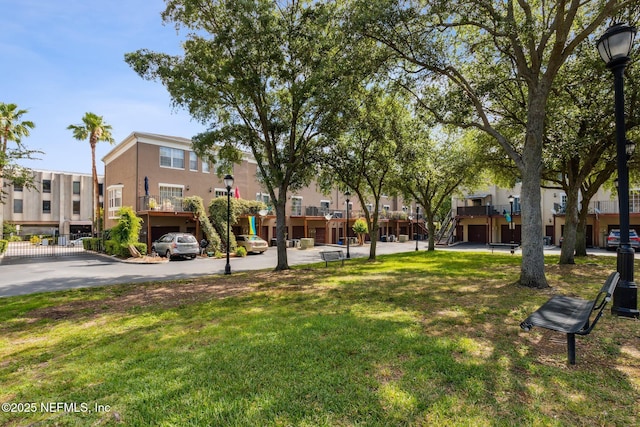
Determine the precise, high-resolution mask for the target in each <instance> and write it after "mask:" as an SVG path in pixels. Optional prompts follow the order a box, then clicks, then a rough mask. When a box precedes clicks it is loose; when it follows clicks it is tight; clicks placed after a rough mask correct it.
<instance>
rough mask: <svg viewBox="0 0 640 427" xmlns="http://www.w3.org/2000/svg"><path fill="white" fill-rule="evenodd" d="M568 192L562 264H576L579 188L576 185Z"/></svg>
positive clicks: (561, 256)
mask: <svg viewBox="0 0 640 427" xmlns="http://www.w3.org/2000/svg"><path fill="white" fill-rule="evenodd" d="M570 190H571V191H568V192H567V206H566V209H565V217H564V219H565V224H564V232H563V233H562V235H563V239H562V250H561V251H560V264H561V265H565V264H575V261H574V258H573V257H574V253H575V249H576V246H577V235H576V230H577V228H578V188H577V187H576V186H575V185H574V186H571V187H570Z"/></svg>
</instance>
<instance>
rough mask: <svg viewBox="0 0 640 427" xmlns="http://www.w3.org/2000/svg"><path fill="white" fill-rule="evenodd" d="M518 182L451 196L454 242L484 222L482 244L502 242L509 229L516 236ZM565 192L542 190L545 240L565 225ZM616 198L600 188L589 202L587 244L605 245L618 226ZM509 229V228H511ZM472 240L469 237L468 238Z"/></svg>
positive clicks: (634, 220) (637, 212)
mask: <svg viewBox="0 0 640 427" xmlns="http://www.w3.org/2000/svg"><path fill="white" fill-rule="evenodd" d="M631 193H632V194H633V195H634V196H633V197H632V201H631V203H630V223H631V228H635V229H636V231H640V191H639V190H638V189H635V190H632V191H631ZM519 194H520V185H519V184H518V185H516V186H515V187H514V188H511V189H504V188H499V187H497V186H495V185H494V186H488V187H486V188H484V189H482V190H480V191H477V192H476V193H474V194H468V195H466V196H464V197H453V198H452V210H453V211H452V216H454V217H455V218H456V220H457V230H459V232H458V233H457V241H464V242H468V241H470V240H469V239H471V238H472V236H471V235H470V234H469V230H470V228H471V229H472V230H473V229H474V228H473V227H474V226H478V225H479V224H485V223H486V224H487V227H488V230H489V231H488V232H487V238H486V243H489V242H506V241H509V240H510V238H511V233H512V232H513V234H514V236H515V240H516V241H518V239H519V237H520V228H521V217H520V212H519V197H520V196H519ZM510 195H513V196H514V197H515V199H516V202H515V203H514V215H513V223H514V225H515V226H514V228H513V229H510V228H509V226H508V225H509V224H508V222H507V221H506V218H505V215H504V214H505V213H506V212H509V213H510V211H511V206H510V203H509V196H510ZM565 203H566V201H565V194H564V192H563V191H562V190H557V189H542V190H541V205H540V209H541V212H542V226H543V235H544V236H546V238H545V240H546V241H547V243H551V244H555V245H559V243H560V239H561V237H562V233H563V229H564V224H565V213H564V208H565ZM618 212H619V209H618V200H617V199H616V198H615V196H614V195H613V194H612V193H611V191H609V190H607V189H605V188H600V190H598V192H597V193H596V195H595V196H594V197H593V198H592V199H591V202H590V203H589V214H588V216H587V233H588V235H587V236H586V238H587V245H588V246H596V247H605V245H606V237H607V235H608V234H609V231H610V230H611V229H612V228H618V227H619V215H618ZM512 230H513V231H512ZM471 241H473V240H471Z"/></svg>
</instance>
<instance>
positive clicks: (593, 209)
mask: <svg viewBox="0 0 640 427" xmlns="http://www.w3.org/2000/svg"><path fill="white" fill-rule="evenodd" d="M589 213H590V214H615V215H618V214H619V213H620V208H619V206H618V200H598V201H593V202H590V203H589ZM629 213H632V214H633V213H640V200H637V199H636V200H633V199H632V200H630V201H629Z"/></svg>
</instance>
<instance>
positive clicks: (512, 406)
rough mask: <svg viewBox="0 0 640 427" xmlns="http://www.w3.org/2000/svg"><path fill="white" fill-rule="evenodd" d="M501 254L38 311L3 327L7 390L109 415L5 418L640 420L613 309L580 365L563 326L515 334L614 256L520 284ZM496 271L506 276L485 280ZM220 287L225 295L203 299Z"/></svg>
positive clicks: (595, 280) (592, 285)
mask: <svg viewBox="0 0 640 427" xmlns="http://www.w3.org/2000/svg"><path fill="white" fill-rule="evenodd" d="M491 261H492V266H491V268H489V266H486V265H484V266H480V267H477V266H476V267H465V268H466V269H467V275H466V276H465V275H462V274H459V271H458V269H459V268H460V265H466V263H467V260H458V259H456V258H455V257H452V264H451V265H452V266H453V267H450V268H447V267H446V265H445V259H444V258H442V257H441V256H440V255H437V256H434V257H432V258H429V257H426V258H421V257H420V256H418V257H416V258H412V257H405V256H401V257H388V258H387V257H385V258H383V259H382V260H381V261H380V265H384V266H385V268H384V269H383V268H381V267H379V266H378V265H377V264H366V263H364V262H363V263H356V262H353V263H351V264H350V265H349V266H348V267H345V268H344V269H340V270H339V271H336V272H326V270H324V269H323V268H319V269H309V268H306V269H299V270H296V271H292V272H286V273H284V274H268V273H264V275H262V276H258V277H255V278H254V277H249V276H244V277H238V279H242V280H244V281H245V282H247V281H248V282H249V285H247V288H246V289H240V288H238V289H236V291H237V292H231V291H230V289H233V286H232V283H225V284H224V285H223V284H222V283H216V284H212V283H210V284H206V283H203V282H199V281H195V282H184V283H178V284H175V285H174V286H175V288H174V290H178V292H176V293H174V294H173V297H171V298H169V297H168V296H166V297H165V298H159V299H158V297H157V295H163V292H164V290H166V289H167V287H166V285H162V286H155V285H147V286H145V287H144V288H145V291H142V290H141V289H140V288H139V287H125V288H122V289H119V290H118V294H117V295H114V296H106V295H105V294H101V295H102V296H101V297H100V298H97V299H96V300H97V301H98V305H96V306H95V307H98V308H99V307H103V309H100V310H98V309H96V310H95V311H88V310H87V307H86V306H83V305H82V304H83V303H86V301H85V302H82V301H83V300H82V299H80V298H77V299H76V300H74V301H73V302H70V303H69V304H72V307H71V308H67V310H70V311H67V312H66V316H61V317H57V318H46V317H45V316H43V315H44V314H45V313H46V311H41V312H40V313H39V314H40V320H36V321H35V322H33V323H25V322H27V321H25V320H23V321H21V322H22V323H21V326H20V327H19V328H11V329H10V330H7V329H4V331H3V335H5V336H6V337H7V338H5V344H4V345H3V346H2V348H4V350H2V352H3V360H5V362H3V364H2V365H0V374H1V375H0V378H5V379H3V380H2V382H1V383H2V385H3V387H2V388H3V389H5V390H6V391H5V392H3V393H4V394H2V395H0V400H2V401H3V402H4V401H15V402H18V401H27V400H28V401H81V402H83V401H89V402H97V403H99V404H103V405H110V412H109V413H91V414H84V413H83V414H76V413H69V414H42V413H40V414H33V415H31V416H28V415H26V414H0V421H2V423H9V422H19V423H23V422H27V421H28V422H29V423H30V422H34V421H37V420H39V419H47V420H52V419H54V420H55V421H56V422H60V423H61V424H62V425H67V424H68V425H73V424H82V423H84V422H104V423H106V424H110V423H113V424H115V423H116V422H117V421H118V420H121V421H123V422H124V423H125V424H126V425H140V426H142V425H160V424H164V425H173V424H175V425H178V424H179V425H185V424H191V425H247V426H248V425H305V424H306V425H327V426H329V425H358V424H365V425H380V426H383V425H384V426H388V425H441V424H444V425H461V424H462V425H531V424H537V425H592V424H594V423H595V424H604V425H623V424H628V425H634V424H637V421H638V413H637V409H635V408H634V402H635V399H637V397H638V381H639V380H640V376H638V375H637V374H638V373H637V372H635V374H634V371H633V370H632V369H628V370H626V371H625V369H626V368H630V366H629V365H628V364H627V362H622V361H621V358H623V357H624V356H626V354H625V355H622V354H621V348H623V347H624V346H625V345H629V339H631V340H633V337H634V336H633V335H631V337H626V338H625V337H624V334H625V333H628V332H629V331H633V329H632V328H633V327H634V324H632V323H623V322H622V321H620V320H618V319H615V318H611V317H610V316H605V318H603V319H601V322H600V323H599V324H598V327H597V328H596V330H595V331H594V332H593V334H592V335H590V336H588V337H586V338H585V339H578V344H577V345H578V365H576V366H575V367H569V366H567V365H566V363H565V358H566V349H565V342H564V337H563V336H561V335H560V336H558V337H557V341H558V342H551V343H549V342H548V341H553V340H556V338H554V337H553V335H550V334H546V333H544V332H539V331H534V332H533V333H529V334H526V333H523V332H521V331H520V329H519V327H518V325H519V322H520V321H521V320H522V319H523V318H524V317H526V315H527V313H528V312H530V311H531V310H533V309H535V308H536V307H537V306H538V305H539V304H540V303H541V302H542V301H544V300H546V298H548V294H549V293H552V292H563V293H568V292H564V291H567V290H569V289H573V290H574V292H576V293H586V294H589V295H590V294H591V292H592V291H593V289H597V288H599V287H600V283H599V281H600V278H599V276H602V280H604V278H605V277H606V272H607V271H606V268H607V266H596V267H593V266H591V267H589V268H590V273H584V270H582V269H581V268H582V267H580V266H577V267H575V268H572V269H570V270H569V269H568V270H566V271H561V269H559V268H558V269H557V271H555V270H554V269H552V272H551V274H552V275H553V276H554V277H556V276H557V277H558V278H559V280H556V281H555V283H556V284H557V285H558V286H557V287H556V288H554V289H551V290H549V291H548V292H546V293H541V292H539V291H536V290H531V289H525V288H521V287H517V286H513V285H509V284H508V283H509V280H510V278H511V276H513V275H514V274H515V275H517V271H518V266H517V265H514V264H511V262H510V261H505V262H502V261H503V259H501V258H493V259H491ZM474 262H479V261H474ZM485 262H486V261H485ZM411 264H421V266H419V265H416V266H411ZM489 269H491V270H493V272H494V273H496V274H493V275H487V276H485V275H484V274H483V272H484V271H485V270H489ZM585 277H591V278H592V279H591V281H590V282H589V283H586V284H585V283H584V278H585ZM574 281H577V282H574ZM578 283H582V285H581V288H580V289H576V287H577V285H578ZM236 285H237V286H240V285H239V284H238V283H236ZM198 286H201V287H202V289H200V290H199V291H198V292H193V290H194V289H196V288H197V287H198ZM216 286H220V288H221V289H222V288H225V286H226V287H229V288H230V289H227V291H229V293H227V294H219V293H215V292H207V289H206V288H207V287H209V290H211V289H213V288H215V287H216ZM182 288H184V289H182ZM189 290H191V291H192V292H189ZM134 296H135V298H134ZM94 302H95V301H94ZM73 304H76V305H75V306H74V305H73ZM62 305H63V306H64V304H62ZM48 309H51V310H53V309H54V308H53V307H48ZM58 309H60V307H58ZM26 314H28V315H30V316H32V317H30V319H35V318H36V317H37V316H35V317H33V315H34V312H31V313H26ZM35 314H38V312H37V311H36V312H35ZM14 320H16V321H18V319H14ZM635 327H636V329H635V334H636V335H635V337H636V338H637V323H635ZM629 363H633V361H629ZM635 363H636V365H637V363H638V358H637V355H636V359H635ZM631 367H632V366H631ZM634 375H635V376H634ZM5 386H6V387H5ZM629 408H631V409H629ZM115 414H117V416H116V415H115ZM2 417H4V418H2Z"/></svg>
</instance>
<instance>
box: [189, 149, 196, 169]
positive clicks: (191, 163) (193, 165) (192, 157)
mask: <svg viewBox="0 0 640 427" xmlns="http://www.w3.org/2000/svg"><path fill="white" fill-rule="evenodd" d="M189 170H190V171H195V172H198V157H197V156H196V153H194V152H193V151H189Z"/></svg>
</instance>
